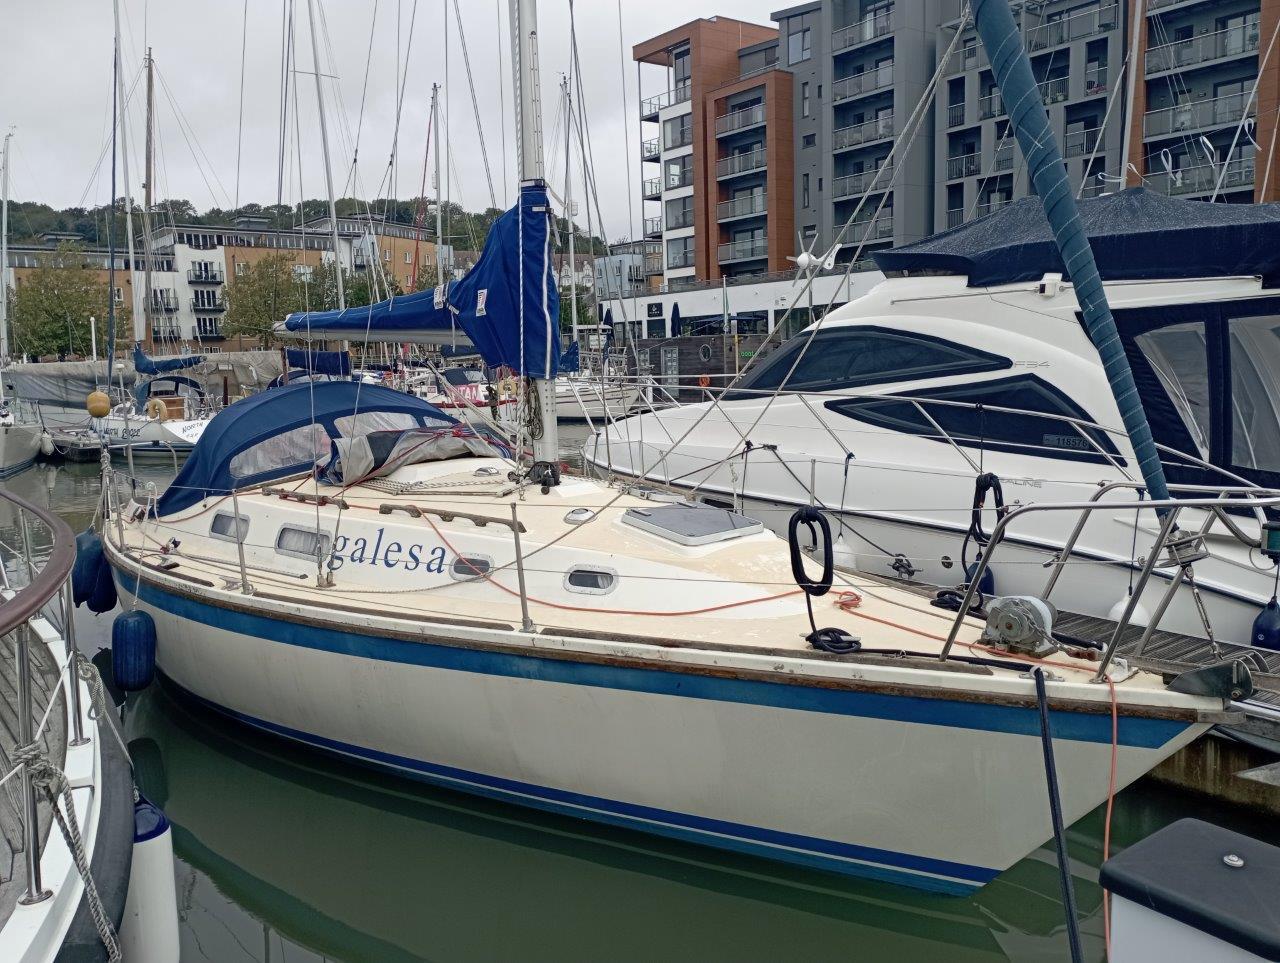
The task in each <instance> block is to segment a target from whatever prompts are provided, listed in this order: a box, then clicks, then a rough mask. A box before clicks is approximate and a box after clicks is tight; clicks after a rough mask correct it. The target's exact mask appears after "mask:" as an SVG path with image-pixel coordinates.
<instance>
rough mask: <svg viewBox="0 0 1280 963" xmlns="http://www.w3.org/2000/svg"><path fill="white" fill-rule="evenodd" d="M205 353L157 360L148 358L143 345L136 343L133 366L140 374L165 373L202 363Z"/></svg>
mask: <svg viewBox="0 0 1280 963" xmlns="http://www.w3.org/2000/svg"><path fill="white" fill-rule="evenodd" d="M203 362H204V355H202V354H190V355H187V356H185V357H182V358H165V359H164V360H162V361H157V360H155V359H154V358H148V357H147V356H146V355H145V354H144V353H143V351H142V345H140V344H135V345H134V346H133V367H134V370H135V371H137V372H138V374H140V375H157V374H164V373H165V372H167V371H181V370H182V369H183V368H190V367H193V366H194V365H198V364H202V363H203Z"/></svg>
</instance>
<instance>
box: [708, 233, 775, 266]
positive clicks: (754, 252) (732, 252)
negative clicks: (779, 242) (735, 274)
mask: <svg viewBox="0 0 1280 963" xmlns="http://www.w3.org/2000/svg"><path fill="white" fill-rule="evenodd" d="M717 256H718V260H719V261H720V263H721V264H726V263H728V262H729V261H753V260H755V259H757V258H762V257H768V256H769V241H768V239H767V238H763V237H756V238H752V239H751V240H749V241H730V242H729V243H728V244H721V245H720V249H719V251H718V254H717Z"/></svg>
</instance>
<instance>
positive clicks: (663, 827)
mask: <svg viewBox="0 0 1280 963" xmlns="http://www.w3.org/2000/svg"><path fill="white" fill-rule="evenodd" d="M166 681H167V682H168V683H170V684H172V685H174V686H175V687H176V688H178V689H180V690H181V692H182V693H183V694H184V695H185V696H186V697H187V698H189V699H192V700H193V701H195V702H198V703H200V704H202V705H205V706H208V707H209V708H211V709H213V710H215V711H217V712H220V713H223V714H224V715H227V716H229V717H231V718H233V719H235V720H237V721H239V722H242V723H245V724H246V725H250V726H253V727H255V728H258V729H262V730H264V731H267V732H270V733H273V734H275V735H278V736H283V737H285V738H287V739H293V740H296V741H298V742H302V743H304V744H306V745H309V746H313V747H316V748H319V749H324V750H327V751H329V752H334V753H338V754H340V755H343V756H348V757H351V758H354V759H356V760H359V761H360V762H363V763H366V764H370V765H372V766H374V767H376V768H378V769H384V770H388V771H391V772H395V773H397V774H399V775H402V776H409V777H411V778H414V779H418V780H420V781H423V782H427V783H430V784H432V785H436V786H442V787H444V788H446V789H455V790H462V791H464V792H469V793H472V794H475V795H480V796H485V797H487V798H490V799H497V800H500V801H502V802H507V803H515V804H517V805H522V806H530V807H533V808H535V809H540V810H544V811H547V812H553V813H558V814H560V815H564V816H572V817H574V818H578V819H581V818H586V819H590V820H593V821H595V822H602V823H607V824H609V825H612V826H621V827H623V828H626V829H636V830H640V831H641V832H647V833H653V834H656V835H659V836H666V837H670V838H672V839H679V840H682V841H685V842H692V843H697V844H700V845H704V846H707V845H709V846H714V847H717V848H720V849H728V850H731V851H733V852H739V853H747V854H749V855H752V856H762V857H764V858H766V859H774V860H781V861H783V862H789V863H795V864H797V865H801V866H807V867H811V868H815V869H823V870H827V871H831V872H836V873H841V874H843V875H846V876H850V875H851V876H859V877H865V878H869V879H877V880H883V881H886V882H892V883H901V884H905V885H907V886H913V887H915V888H917V889H928V890H933V891H936V892H941V893H951V894H957V895H963V894H965V893H972V892H973V891H974V890H976V889H978V888H979V887H981V886H984V885H986V884H987V883H989V882H990V881H991V880H992V879H994V878H995V877H996V876H997V875H998V874H999V872H1000V870H997V869H991V868H988V867H984V866H971V865H968V864H966V863H954V862H950V861H948V860H943V859H930V858H928V857H925V856H915V855H912V854H910V853H898V852H893V851H892V850H884V849H875V848H873V847H870V846H858V845H854V844H851V843H840V842H835V841H832V840H827V839H818V838H816V837H812V836H801V835H798V834H795V833H786V832H779V831H777V830H772V829H761V828H758V827H756V826H747V825H744V824H741V823H732V822H726V821H724V820H720V819H708V818H706V817H703V816H692V815H689V814H687V813H678V812H671V811H668V810H665V809H656V808H654V807H651V806H637V805H633V804H631V803H626V802H619V801H617V800H613V799H603V798H600V797H598V796H589V795H586V794H584V793H576V792H567V791H565V790H562V789H551V788H548V787H545V786H536V785H533V784H530V783H524V782H518V781H516V780H514V779H503V778H501V777H497V776H488V775H485V774H483V773H475V772H470V771H468V770H465V769H457V768H454V767H452V766H441V765H437V764H435V763H429V762H422V761H421V760H418V759H412V758H408V757H406V756H397V755H392V754H391V753H385V752H379V751H378V750H376V749H367V748H365V747H363V746H355V745H351V744H349V743H345V742H340V741H338V740H335V739H328V738H325V737H324V736H317V735H312V734H310V733H306V732H301V731H299V730H297V729H291V728H289V727H288V726H282V725H278V724H276V723H274V722H267V721H266V720H263V719H257V718H255V717H253V716H249V715H245V714H244V713H242V712H236V711H234V710H232V709H228V708H226V707H225V706H220V705H218V704H217V703H214V702H210V701H209V700H208V699H204V698H202V697H201V696H198V695H196V694H195V693H192V692H190V691H189V690H187V689H185V688H183V687H182V686H179V685H177V683H174V682H173V680H171V679H166ZM926 874H929V875H926ZM940 877H945V878H940Z"/></svg>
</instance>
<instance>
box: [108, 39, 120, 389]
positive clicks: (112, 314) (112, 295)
mask: <svg viewBox="0 0 1280 963" xmlns="http://www.w3.org/2000/svg"><path fill="white" fill-rule="evenodd" d="M117 19H118V18H117ZM111 72H112V74H113V75H114V76H113V77H112V79H113V80H116V79H118V78H119V76H120V47H119V45H118V44H117V45H116V49H115V50H114V51H113V53H112V58H111ZM119 92H120V85H119V84H117V83H113V84H112V85H111V214H110V216H108V217H107V377H106V378H105V379H104V381H105V383H106V386H107V388H110V387H111V369H112V367H113V366H114V364H115V357H116V232H115V221H116V130H117V128H116V116H117V114H118V113H119V104H118V102H117V99H116V98H117V97H118V96H119Z"/></svg>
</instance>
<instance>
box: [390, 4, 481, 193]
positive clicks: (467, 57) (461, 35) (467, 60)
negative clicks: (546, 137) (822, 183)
mask: <svg viewBox="0 0 1280 963" xmlns="http://www.w3.org/2000/svg"><path fill="white" fill-rule="evenodd" d="M453 19H454V20H455V21H456V22H457V24H458V40H459V41H460V42H461V43H462V63H463V65H464V66H465V67H466V71H467V88H468V89H469V90H470V91H471V109H472V110H473V111H474V112H475V115H476V133H477V134H479V135H480V157H481V159H482V160H483V161H484V176H485V179H486V180H487V181H488V182H489V203H490V204H491V205H492V206H493V207H497V206H498V195H497V193H495V192H494V189H493V171H491V170H490V169H489V148H488V146H487V145H486V144H485V142H484V122H483V121H482V120H481V119H480V102H479V101H478V100H476V84H475V80H474V78H472V76H471V54H469V53H468V52H467V31H466V28H465V27H464V26H463V25H462V10H461V8H460V7H459V6H458V0H453ZM398 122H399V118H398V117H397V123H398Z"/></svg>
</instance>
